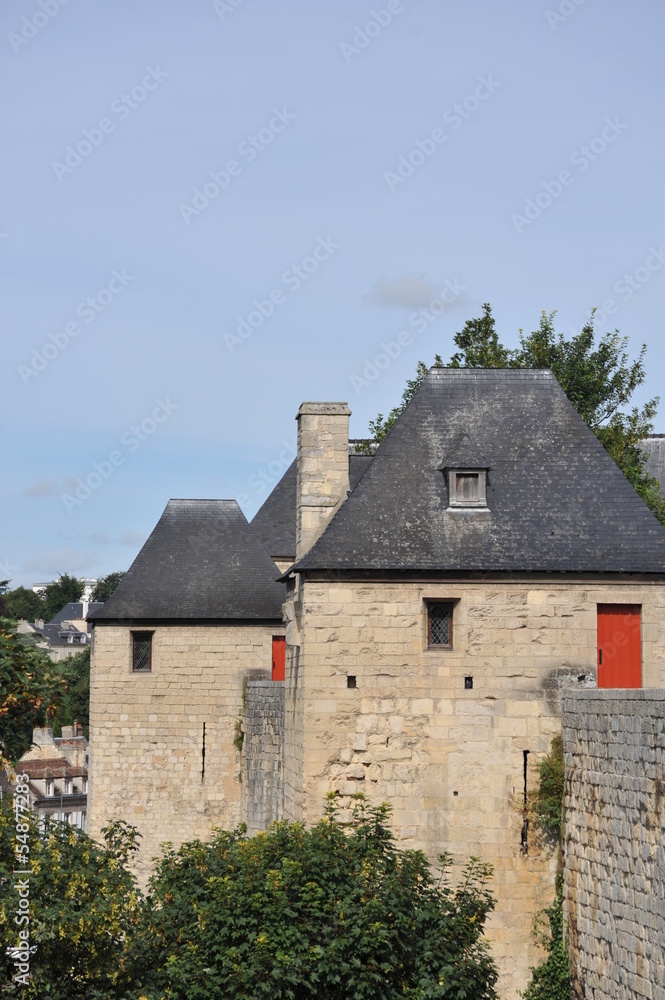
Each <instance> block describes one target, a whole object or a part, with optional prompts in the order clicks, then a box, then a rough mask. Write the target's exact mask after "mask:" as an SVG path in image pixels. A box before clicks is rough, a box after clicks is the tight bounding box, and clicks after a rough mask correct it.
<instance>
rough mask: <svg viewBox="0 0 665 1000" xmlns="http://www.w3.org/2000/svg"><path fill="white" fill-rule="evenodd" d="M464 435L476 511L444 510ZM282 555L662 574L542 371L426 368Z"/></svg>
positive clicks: (613, 475)
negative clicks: (375, 440) (345, 490)
mask: <svg viewBox="0 0 665 1000" xmlns="http://www.w3.org/2000/svg"><path fill="white" fill-rule="evenodd" d="M464 434H466V435H469V437H470V438H471V439H472V440H473V443H474V447H475V448H476V449H477V450H478V452H480V454H481V455H483V456H485V458H486V460H487V462H488V465H489V467H490V471H489V473H488V480H487V503H488V506H487V510H447V509H446V508H447V506H448V497H447V488H446V480H445V476H444V475H443V473H442V472H441V471H440V470H441V468H442V466H443V464H444V460H445V458H446V456H447V455H448V454H449V453H450V451H451V449H453V448H455V446H456V442H457V441H458V439H460V435H464ZM294 568H295V569H297V570H307V569H318V570H322V569H363V570H366V569H375V570H400V571H402V570H415V571H419V570H432V571H462V572H470V571H480V572H492V571H515V572H519V571H524V572H546V571H570V572H636V573H665V529H664V528H663V527H662V526H661V525H660V524H659V522H658V521H657V520H656V518H655V517H654V516H653V514H651V512H650V511H649V509H648V508H647V507H646V505H645V504H644V503H643V502H642V500H641V499H640V498H639V496H638V495H637V493H636V492H635V491H634V490H633V488H632V486H631V485H630V484H629V482H628V481H627V479H626V478H625V477H624V475H623V474H622V473H621V472H620V470H619V469H618V468H617V466H616V465H615V464H614V462H613V461H612V459H611V458H610V457H609V455H608V454H607V452H606V451H605V449H604V448H603V447H602V445H601V444H600V443H599V441H598V440H597V438H596V436H595V435H594V433H593V432H592V431H591V430H590V428H589V427H588V426H587V425H586V424H585V423H584V421H583V420H582V418H581V417H580V416H579V414H578V413H577V412H576V410H575V409H574V407H573V406H572V404H571V403H570V402H569V401H568V399H567V398H566V396H565V394H564V392H563V390H562V389H561V388H560V386H559V384H558V382H557V381H556V378H555V377H554V374H553V373H552V372H551V371H549V370H529V371H525V370H512V369H502V370H489V369H445V368H443V369H442V368H433V369H431V370H430V372H429V373H428V375H427V376H426V377H425V379H424V381H423V383H422V385H421V386H420V388H419V389H418V391H417V393H416V394H415V395H414V397H413V398H412V400H411V402H410V403H409V405H408V406H407V408H406V409H405V411H404V412H403V413H402V415H401V416H400V417H399V419H398V421H397V422H396V424H395V426H394V427H393V429H392V430H391V432H390V434H388V436H387V437H386V438H385V439H384V440H383V442H382V443H381V445H380V447H379V449H378V450H377V452H376V454H375V456H374V458H373V459H372V462H371V464H370V466H369V468H368V469H367V471H366V472H365V475H364V476H363V478H362V479H361V480H360V482H359V483H358V485H357V486H356V488H355V490H354V491H353V492H352V493H351V494H350V496H349V498H348V499H347V501H346V503H344V504H343V505H342V506H341V507H340V508H339V510H338V511H337V513H336V514H335V516H334V517H333V518H332V520H331V522H330V524H329V525H328V527H327V528H326V530H325V531H324V533H323V534H322V535H321V537H320V538H319V539H318V540H317V542H316V543H315V544H314V545H313V546H312V548H311V549H310V550H309V552H307V553H306V554H305V555H304V556H303V558H302V559H301V560H300V561H299V562H298V563H297V564H296V566H295V567H294Z"/></svg>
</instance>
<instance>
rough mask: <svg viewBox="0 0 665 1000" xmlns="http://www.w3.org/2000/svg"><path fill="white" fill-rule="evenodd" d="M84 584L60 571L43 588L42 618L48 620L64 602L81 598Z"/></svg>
mask: <svg viewBox="0 0 665 1000" xmlns="http://www.w3.org/2000/svg"><path fill="white" fill-rule="evenodd" d="M84 589H85V585H84V584H83V583H82V582H81V580H77V579H76V577H75V576H70V575H69V573H62V574H61V576H60V577H59V579H58V580H56V581H55V583H49V585H48V587H46V589H45V590H44V620H45V621H47V622H50V621H51V620H52V619H53V618H55V616H56V615H57V613H58V611H62V609H63V608H64V606H65V605H66V604H69V603H70V602H76V601H80V600H81V594H82V593H83V591H84Z"/></svg>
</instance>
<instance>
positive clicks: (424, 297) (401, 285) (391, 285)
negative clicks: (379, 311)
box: [363, 274, 441, 309]
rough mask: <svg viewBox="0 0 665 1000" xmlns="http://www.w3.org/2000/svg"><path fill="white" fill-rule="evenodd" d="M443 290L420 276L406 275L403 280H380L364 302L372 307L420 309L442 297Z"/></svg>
mask: <svg viewBox="0 0 665 1000" xmlns="http://www.w3.org/2000/svg"><path fill="white" fill-rule="evenodd" d="M440 293H441V289H440V288H439V287H438V286H437V285H433V284H432V283H431V282H430V281H427V280H426V279H425V278H424V277H422V275H419V274H406V275H405V276H404V277H403V278H394V279H393V280H392V281H386V279H385V278H379V280H378V281H376V282H375V283H374V287H373V288H372V291H371V292H368V294H367V295H364V296H363V302H366V303H368V304H369V305H371V306H390V307H392V308H398V309H420V308H421V306H428V305H429V304H430V302H431V301H432V299H435V298H437V296H438V295H440Z"/></svg>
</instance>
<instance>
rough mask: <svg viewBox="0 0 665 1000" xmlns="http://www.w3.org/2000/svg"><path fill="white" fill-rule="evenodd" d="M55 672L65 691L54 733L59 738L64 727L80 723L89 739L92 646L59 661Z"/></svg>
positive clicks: (56, 717)
mask: <svg viewBox="0 0 665 1000" xmlns="http://www.w3.org/2000/svg"><path fill="white" fill-rule="evenodd" d="M54 670H55V672H56V673H57V674H58V675H59V676H60V677H61V678H62V681H63V684H64V688H65V691H64V695H63V697H62V701H61V703H60V705H59V706H58V710H57V712H56V714H55V718H54V719H53V732H54V734H55V735H56V736H59V735H60V733H61V732H62V727H63V726H71V725H73V723H74V722H80V723H81V725H82V726H83V732H84V735H85V736H86V737H87V736H88V734H89V724H90V646H86V648H85V649H82V650H81V652H80V653H74V654H73V656H68V657H66V658H65V659H64V660H59V661H58V663H56V664H54Z"/></svg>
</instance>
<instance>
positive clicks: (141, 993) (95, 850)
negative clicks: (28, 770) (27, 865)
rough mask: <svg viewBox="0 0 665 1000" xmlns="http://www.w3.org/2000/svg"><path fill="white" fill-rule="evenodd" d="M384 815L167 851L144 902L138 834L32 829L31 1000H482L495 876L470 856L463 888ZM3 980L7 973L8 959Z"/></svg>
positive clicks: (3, 910) (2, 826) (1, 829)
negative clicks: (396, 835)
mask: <svg viewBox="0 0 665 1000" xmlns="http://www.w3.org/2000/svg"><path fill="white" fill-rule="evenodd" d="M0 816H1V819H0V846H1V850H2V856H1V858H0V865H1V868H0V878H2V879H3V880H5V881H4V885H3V888H5V889H6V888H7V885H8V883H9V886H10V888H9V889H8V891H5V892H3V895H2V899H1V900H0V930H1V931H2V934H3V939H4V940H5V941H6V942H7V943H8V944H13V943H15V942H14V941H13V940H12V934H13V933H14V930H13V926H12V920H13V917H14V912H15V907H16V903H17V899H16V898H15V894H14V891H13V889H12V888H11V878H10V875H9V872H10V870H11V867H12V866H13V833H14V829H13V828H14V817H13V814H12V812H11V808H10V806H9V805H8V803H7V800H6V799H5V802H4V803H3V805H2V808H1V809H0ZM388 819H389V807H388V806H386V805H382V806H378V807H376V808H373V807H370V806H368V805H367V804H365V803H364V801H360V802H359V803H358V806H357V809H356V812H355V819H354V822H353V824H352V826H351V827H350V828H349V829H347V830H344V829H342V828H341V827H340V826H339V825H338V823H337V821H336V811H335V805H334V803H333V802H332V801H331V802H330V803H329V804H328V808H327V810H326V815H325V816H324V818H323V819H322V820H320V821H319V823H317V824H316V825H315V826H314V827H313V828H311V829H306V828H305V827H304V826H303V825H302V824H297V823H286V822H283V823H278V824H275V825H274V826H273V827H272V828H271V829H270V830H269V831H267V832H266V833H261V834H258V835H256V836H254V837H249V838H248V837H246V836H245V833H244V831H243V829H242V828H239V829H237V830H235V831H233V832H227V831H217V832H216V833H215V835H214V837H213V839H212V840H211V842H209V843H202V842H200V841H193V842H191V843H187V844H183V845H182V846H181V847H180V848H179V849H178V850H175V849H173V848H172V847H171V846H169V845H166V846H165V848H164V851H163V855H162V857H161V859H160V860H159V862H158V864H157V867H156V869H155V873H154V875H153V877H152V879H151V881H150V889H149V893H148V896H147V897H146V898H145V899H143V898H142V897H141V895H140V893H139V892H138V890H137V888H136V885H135V883H134V880H133V878H132V876H131V875H130V874H129V869H128V861H129V859H130V857H131V853H132V851H133V850H134V849H135V846H136V834H135V831H133V830H132V829H131V828H128V827H126V826H124V825H123V824H115V825H114V826H112V827H110V828H109V829H107V831H106V843H105V845H104V846H99V845H95V844H94V843H93V842H92V841H91V840H90V838H89V837H87V836H85V835H83V834H81V833H78V832H77V831H75V830H73V829H71V828H70V827H66V826H63V825H60V824H49V825H47V827H46V829H45V831H44V832H42V833H40V832H39V830H38V829H37V828H36V826H35V823H34V821H31V822H30V834H29V836H30V845H31V855H30V856H31V865H32V868H33V872H34V874H33V876H31V888H30V891H31V897H30V898H31V906H32V910H31V921H32V923H31V932H32V935H33V943H36V944H37V945H38V948H37V952H36V954H35V955H34V956H33V958H32V959H31V973H32V979H31V983H30V986H29V987H28V988H27V992H23V988H22V995H24V996H25V997H26V998H28V1000H33V998H36V997H49V998H53V1000H78V998H83V997H85V998H87V1000H102V998H104V1000H217V998H226V997H234V998H237V997H247V998H261V997H266V998H267V997H270V998H271V1000H272V998H275V1000H278V998H287V997H288V998H291V1000H301V998H303V1000H304V998H307V1000H333V998H334V1000H342V998H344V1000H347V998H349V1000H351V998H357V1000H392V998H398V997H399V998H407V1000H424V998H445V1000H452V998H456V1000H461V998H466V1000H484V998H493V997H495V996H496V994H495V991H494V984H495V982H496V978H497V972H496V968H495V965H494V962H493V960H492V958H491V956H490V953H489V950H488V947H487V944H486V943H485V941H484V938H483V927H484V923H485V919H486V917H487V915H488V913H489V912H490V910H491V909H492V907H493V905H494V901H493V898H492V896H491V894H490V892H489V890H488V879H489V878H490V876H491V869H490V868H489V866H488V865H486V864H483V863H482V862H480V861H479V860H478V859H472V860H471V861H470V862H469V864H468V865H467V866H466V868H465V869H464V871H463V874H462V879H461V881H460V882H459V884H457V885H456V886H453V885H452V884H451V882H450V878H449V869H450V864H451V859H450V858H449V857H442V859H441V866H442V875H441V876H440V877H438V878H437V877H435V876H434V874H433V873H432V870H431V868H430V865H429V863H428V862H427V859H426V858H425V856H424V855H423V854H422V853H421V852H419V851H401V850H398V849H397V848H396V846H395V843H394V840H393V837H392V835H391V833H390V830H389V828H388ZM3 961H4V963H5V965H4V972H5V983H7V982H8V979H9V977H10V976H11V968H10V965H9V961H8V959H7V958H6V957H5V958H3Z"/></svg>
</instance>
